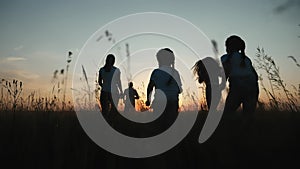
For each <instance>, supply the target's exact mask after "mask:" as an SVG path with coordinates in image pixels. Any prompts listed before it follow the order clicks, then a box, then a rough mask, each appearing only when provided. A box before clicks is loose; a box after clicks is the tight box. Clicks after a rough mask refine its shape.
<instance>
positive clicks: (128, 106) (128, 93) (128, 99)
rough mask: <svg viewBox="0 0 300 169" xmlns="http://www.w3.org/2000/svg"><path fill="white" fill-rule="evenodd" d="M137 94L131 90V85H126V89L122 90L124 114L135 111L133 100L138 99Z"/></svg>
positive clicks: (130, 83)
mask: <svg viewBox="0 0 300 169" xmlns="http://www.w3.org/2000/svg"><path fill="white" fill-rule="evenodd" d="M139 98H140V97H139V94H138V92H137V91H136V90H135V89H134V88H133V83H132V82H129V83H128V88H127V89H125V90H124V101H125V108H124V112H129V111H134V110H135V99H139Z"/></svg>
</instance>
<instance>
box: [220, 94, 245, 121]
mask: <svg viewBox="0 0 300 169" xmlns="http://www.w3.org/2000/svg"><path fill="white" fill-rule="evenodd" d="M240 94H241V93H240V92H239V91H229V93H228V96H227V98H226V101H225V107H224V113H223V116H225V117H228V116H230V115H232V114H233V113H234V112H235V111H236V110H237V109H238V108H239V106H240V105H241V102H242V101H241V99H242V98H241V95H240Z"/></svg>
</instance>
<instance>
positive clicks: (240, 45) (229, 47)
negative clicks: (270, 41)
mask: <svg viewBox="0 0 300 169" xmlns="http://www.w3.org/2000/svg"><path fill="white" fill-rule="evenodd" d="M225 46H226V52H227V53H228V54H229V55H231V54H232V53H233V52H241V54H242V56H243V60H242V61H241V66H242V67H243V66H245V58H246V55H245V48H246V44H245V41H244V40H243V39H242V38H241V37H239V36H237V35H232V36H230V37H228V38H227V39H226V41H225Z"/></svg>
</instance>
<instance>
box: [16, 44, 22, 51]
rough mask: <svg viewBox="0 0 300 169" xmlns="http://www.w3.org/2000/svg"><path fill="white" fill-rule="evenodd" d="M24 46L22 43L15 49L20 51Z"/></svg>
mask: <svg viewBox="0 0 300 169" xmlns="http://www.w3.org/2000/svg"><path fill="white" fill-rule="evenodd" d="M23 48H24V46H23V45H20V46H17V47H15V48H14V50H15V51H19V50H22V49H23Z"/></svg>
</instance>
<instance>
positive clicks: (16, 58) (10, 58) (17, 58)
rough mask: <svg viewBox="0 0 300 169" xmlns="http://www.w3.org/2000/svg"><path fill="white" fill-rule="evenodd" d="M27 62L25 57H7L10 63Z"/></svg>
mask: <svg viewBox="0 0 300 169" xmlns="http://www.w3.org/2000/svg"><path fill="white" fill-rule="evenodd" d="M24 60H27V59H26V58H23V57H7V58H6V61H8V62H15V61H24Z"/></svg>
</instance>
